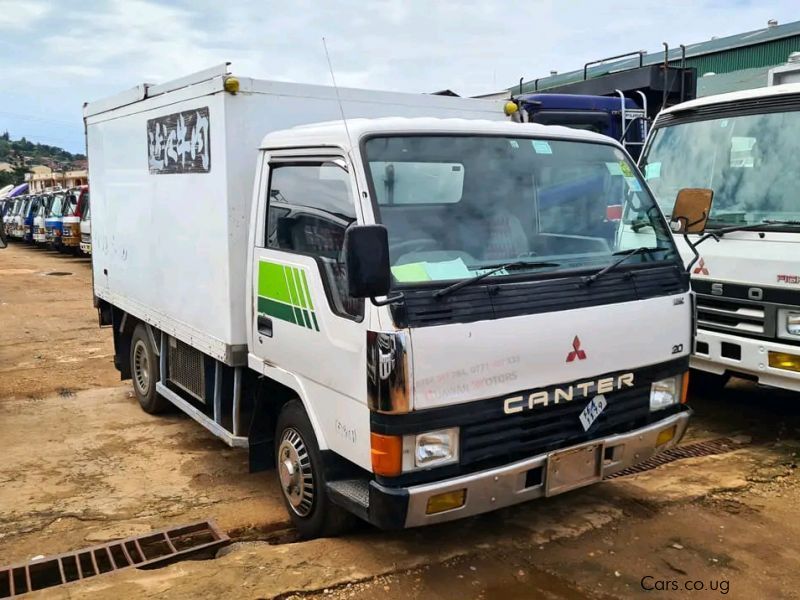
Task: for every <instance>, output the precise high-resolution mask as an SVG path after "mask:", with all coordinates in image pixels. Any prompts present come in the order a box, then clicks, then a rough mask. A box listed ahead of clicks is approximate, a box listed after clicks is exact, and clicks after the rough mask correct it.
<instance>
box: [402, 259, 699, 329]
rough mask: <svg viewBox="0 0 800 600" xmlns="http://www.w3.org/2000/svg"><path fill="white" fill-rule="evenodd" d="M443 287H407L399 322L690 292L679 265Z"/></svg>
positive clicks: (437, 321)
mask: <svg viewBox="0 0 800 600" xmlns="http://www.w3.org/2000/svg"><path fill="white" fill-rule="evenodd" d="M440 288H441V285H433V286H427V287H424V288H423V287H419V288H409V289H406V290H404V294H405V302H404V303H403V304H402V305H395V306H393V308H392V310H393V315H394V318H395V321H396V322H397V323H398V324H401V325H403V326H414V327H424V326H430V325H443V324H448V323H470V322H473V321H481V320H489V319H502V318H506V317H516V316H520V315H534V314H541V313H547V312H556V311H564V310H571V309H578V308H589V307H592V306H601V305H608V304H616V303H620V302H633V301H635V300H645V299H648V298H655V297H658V296H670V295H674V294H680V293H683V292H686V291H688V288H689V286H688V279H687V276H686V274H685V271H684V270H683V269H682V268H680V267H679V266H677V265H674V264H668V265H663V266H648V267H646V268H645V267H638V266H637V267H635V268H630V269H627V270H623V269H620V270H617V271H613V272H609V273H608V274H607V275H606V276H604V277H602V278H601V279H598V280H597V281H596V282H595V283H593V284H592V285H586V283H585V282H584V280H583V276H582V275H568V276H559V275H558V274H556V275H554V276H553V277H552V278H550V279H539V280H535V281H521V282H502V281H501V282H500V283H498V282H494V281H489V280H485V282H484V283H480V284H476V285H473V286H469V287H468V288H464V289H462V290H459V291H458V292H455V293H453V294H450V295H448V296H445V297H441V298H437V297H436V296H435V295H434V294H435V292H436V291H437V290H438V289H440Z"/></svg>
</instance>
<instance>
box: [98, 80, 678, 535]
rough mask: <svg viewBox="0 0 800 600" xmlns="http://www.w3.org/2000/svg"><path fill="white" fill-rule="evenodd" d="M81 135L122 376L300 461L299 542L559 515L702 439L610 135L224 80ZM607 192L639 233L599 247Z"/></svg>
mask: <svg viewBox="0 0 800 600" xmlns="http://www.w3.org/2000/svg"><path fill="white" fill-rule="evenodd" d="M342 117H345V118H346V120H343V118H342ZM84 118H85V124H86V131H87V147H88V158H89V172H90V185H91V189H92V209H91V211H92V237H93V254H92V268H93V279H94V295H95V303H96V306H97V308H98V311H99V319H100V323H101V325H104V326H110V327H111V328H112V331H113V337H114V347H115V357H114V361H115V365H116V367H117V368H118V369H119V371H120V373H121V376H122V378H123V379H129V378H130V379H132V380H133V389H134V392H135V395H136V397H137V398H138V401H139V403H140V405H141V407H142V408H143V409H144V410H145V411H147V412H149V413H159V412H161V411H163V410H165V409H167V408H168V407H169V406H170V405H171V404H172V405H175V406H177V407H178V408H180V409H181V410H183V411H184V412H186V413H187V414H189V415H190V416H191V417H193V418H194V419H196V420H197V421H198V422H199V423H201V424H202V425H203V426H204V427H206V428H207V429H208V430H209V431H211V432H212V433H213V434H214V435H216V436H218V437H219V438H221V439H222V440H223V441H224V442H225V443H227V444H228V445H230V446H234V447H242V448H247V449H248V450H249V460H250V467H251V469H252V470H254V471H256V470H261V469H265V468H269V467H272V466H275V467H276V474H277V478H278V481H279V483H280V489H281V492H282V494H283V499H284V503H285V505H286V508H287V511H288V513H289V515H290V516H291V519H292V521H293V522H294V524H295V526H296V527H297V528H298V530H299V531H300V533H301V534H302V535H304V536H318V535H332V534H335V533H337V532H340V531H342V530H344V529H345V528H346V527H347V525H348V523H349V522H350V521H351V519H352V518H353V515H357V516H358V517H361V518H362V519H364V520H367V521H369V522H371V523H373V524H375V525H378V526H380V527H414V526H420V525H426V524H431V523H440V522H443V521H449V520H452V519H457V518H461V517H466V516H469V515H475V514H479V513H483V512H487V511H490V510H494V509H496V508H500V507H504V506H509V505H513V504H517V503H519V502H524V501H527V500H531V499H534V498H540V497H545V496H553V495H556V494H559V493H562V492H565V491H568V490H571V489H574V488H578V487H581V486H584V485H588V484H591V483H594V482H597V481H600V480H601V479H603V477H605V476H607V475H610V474H612V473H615V472H618V471H620V470H622V469H625V468H628V467H631V466H633V465H635V464H637V463H639V462H641V461H644V460H647V459H648V458H650V457H651V456H653V455H655V454H657V453H658V452H660V451H662V450H665V449H667V448H670V447H672V446H674V445H675V444H676V443H677V442H678V441H679V440H680V439H681V437H682V435H683V433H684V431H685V429H686V425H687V422H688V418H689V412H690V411H689V409H688V407H687V406H686V405H685V404H684V400H685V391H686V384H687V381H688V380H687V377H686V372H687V369H688V360H689V356H688V353H689V349H690V348H691V341H692V307H691V304H692V303H691V297H690V293H689V278H688V275H687V274H686V272H685V269H684V267H683V265H682V263H681V261H680V256H679V254H678V252H677V249H676V247H675V244H674V242H673V240H672V236H671V235H670V233H669V229H668V227H667V224H666V222H665V220H664V218H663V216H662V215H661V213H660V211H659V209H658V207H657V205H656V204H655V201H654V199H653V198H652V196H651V195H650V193H649V191H648V190H647V187H646V186H645V185H644V181H643V180H642V179H641V177H640V175H639V174H638V172H637V170H636V168H635V166H634V165H633V163H632V162H631V160H630V158H629V157H628V155H627V154H626V153H625V152H624V150H623V148H622V146H621V145H620V144H619V143H617V142H615V141H613V140H611V139H610V138H608V137H605V136H601V135H597V134H594V133H591V132H584V131H578V130H573V129H565V128H553V127H545V126H540V125H534V124H517V123H510V122H503V121H502V120H498V118H500V119H502V110H500V109H499V107H497V106H496V105H494V104H492V103H489V102H487V101H478V100H471V99H460V98H445V97H440V96H425V95H413V94H396V93H387V92H375V91H366V90H350V89H342V90H338V91H337V90H336V89H334V88H327V87H321V86H314V85H297V84H286V83H277V82H270V81H260V80H255V79H248V78H237V77H234V76H232V75H231V74H230V73H229V72H228V70H227V67H220V68H215V69H211V70H208V71H204V72H202V73H198V74H195V75H192V76H188V77H185V78H182V79H179V80H177V81H175V82H170V83H167V84H162V85H158V86H138V87H136V88H133V89H132V90H129V91H127V92H125V93H123V94H121V95H119V96H117V97H114V98H111V99H107V100H101V101H99V102H95V103H90V104H87V105H86V106H85V108H84ZM586 172H593V173H598V174H602V178H601V179H600V182H601V183H600V184H598V185H597V186H596V187H595V188H594V189H589V190H586V189H583V188H581V190H580V192H576V193H574V194H572V195H570V194H567V193H563V191H562V192H560V193H559V195H558V197H559V199H560V201H559V205H555V206H553V205H550V206H549V207H546V208H543V209H540V208H539V206H538V204H537V198H538V197H539V196H540V195H541V194H545V195H546V194H547V192H548V190H549V189H551V188H553V187H554V186H555V187H558V186H564V184H565V183H568V182H569V181H570V180H571V179H572V178H574V177H576V176H580V175H583V174H584V173H586ZM616 181H619V182H621V183H622V184H623V187H620V186H616V185H612V184H613V183H614V182H616ZM609 189H619V190H622V191H621V192H620V193H622V194H623V195H624V197H623V198H621V200H620V202H621V203H622V204H623V205H624V206H626V208H630V211H628V212H626V214H628V213H629V214H631V215H634V216H635V219H633V218H631V219H629V220H627V221H626V220H624V219H623V220H621V221H620V222H619V224H618V225H617V226H616V229H614V230H613V231H607V232H605V233H603V234H601V235H597V234H589V233H587V231H591V227H590V226H591V225H593V222H592V221H593V219H594V218H595V217H596V218H597V219H599V220H601V221H602V220H604V219H605V207H606V205H607V203H608V199H607V197H606V194H607V193H608V190H609ZM133 198H135V202H133V201H131V199H133ZM642 221H644V222H646V223H647V225H648V226H647V227H641V226H638V227H634V225H637V224H638V225H641V222H642Z"/></svg>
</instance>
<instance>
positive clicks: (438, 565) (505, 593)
mask: <svg viewBox="0 0 800 600" xmlns="http://www.w3.org/2000/svg"><path fill="white" fill-rule="evenodd" d="M54 272H62V273H69V275H52V273H54ZM48 273H50V275H48ZM798 400H800V398H798V397H797V395H795V394H789V393H782V392H778V391H775V390H767V389H762V388H757V387H755V386H753V385H751V384H748V383H746V382H741V381H736V382H734V383H732V384H730V385H729V386H728V388H727V389H726V390H724V391H722V392H720V393H717V394H714V395H711V396H708V395H706V396H704V395H702V394H694V395H693V397H692V399H691V404H692V406H693V408H694V409H695V411H696V414H695V418H694V420H693V423H692V426H691V430H690V433H689V435H688V436H687V439H686V440H685V441H684V444H686V443H691V442H694V441H699V440H713V439H717V438H721V437H728V438H732V439H733V440H734V442H735V443H734V444H733V446H732V451H729V452H726V453H722V454H716V455H711V456H705V457H698V458H689V459H683V460H678V461H675V462H672V463H670V464H667V465H664V466H661V467H658V468H656V469H653V470H650V471H646V472H643V473H640V474H637V475H632V476H628V477H620V478H617V479H613V480H609V481H606V482H603V483H602V484H599V485H595V486H592V487H589V488H584V489H581V490H576V491H574V492H571V493H568V494H565V495H562V496H559V497H555V498H549V499H545V500H539V501H535V502H532V503H528V504H526V505H522V506H517V507H513V508H510V509H505V510H502V511H498V512H496V513H492V514H488V515H484V516H480V517H476V518H471V519H466V520H463V521H457V522H454V523H449V524H446V525H441V526H436V527H430V528H423V529H416V530H409V531H401V532H393V533H386V532H381V531H378V530H375V529H373V528H371V527H369V526H366V525H364V526H362V527H360V528H359V529H358V530H357V531H355V532H354V533H352V534H351V535H349V536H347V537H344V538H339V539H323V540H314V541H307V542H298V541H297V540H296V537H295V535H294V532H293V531H292V529H291V528H290V526H289V524H288V518H287V516H286V514H285V512H284V509H283V506H282V505H281V502H280V497H279V491H278V489H277V486H276V485H275V476H274V473H272V472H267V473H257V474H249V473H248V472H247V456H246V453H245V452H243V451H240V450H233V449H230V448H227V447H226V446H225V445H224V444H222V443H221V442H219V441H218V440H217V439H216V438H214V437H213V436H212V435H211V434H209V433H207V432H206V431H205V430H204V429H203V428H202V427H200V426H199V425H197V424H196V423H194V422H193V421H192V420H191V419H189V418H187V417H185V416H183V415H181V414H178V413H175V414H170V415H168V416H166V417H152V416H149V415H147V414H145V413H143V412H142V411H141V410H140V409H139V408H138V405H137V403H136V400H135V399H134V398H133V396H132V393H131V391H130V387H129V385H128V384H127V383H120V382H119V378H118V374H117V372H116V371H115V370H114V368H113V365H112V343H111V332H110V331H109V330H108V329H100V328H98V327H97V318H96V314H95V312H94V310H93V308H92V306H91V273H90V264H89V262H88V260H86V259H79V258H72V257H66V256H61V255H58V254H56V253H53V252H47V251H42V250H37V249H34V248H30V247H27V246H22V245H19V244H16V245H12V246H10V247H9V248H7V249H6V250H2V251H0V451H1V452H2V453H1V454H0V456H2V462H0V566H2V565H10V564H14V563H18V562H23V561H28V560H31V559H32V558H33V557H36V556H40V555H48V554H56V553H60V552H66V551H69V550H77V549H80V548H83V547H85V546H90V545H94V544H98V543H101V542H105V541H110V540H113V539H116V538H121V537H126V536H130V535H135V534H139V533H144V532H147V531H150V530H151V529H157V528H161V527H168V526H177V525H180V524H184V523H190V522H193V521H196V520H200V519H206V518H213V519H215V520H216V522H217V523H218V524H219V525H220V527H221V528H222V529H224V530H225V531H226V532H227V533H228V534H229V535H230V536H231V538H232V539H233V540H234V543H233V544H232V545H231V546H229V547H227V548H224V549H223V550H221V551H220V552H219V553H218V555H217V558H214V559H209V560H191V561H188V560H187V561H183V562H178V563H175V564H172V565H170V566H167V567H163V568H160V569H153V570H136V569H128V570H123V571H119V572H117V573H114V574H110V575H104V576H100V577H96V578H92V579H87V580H85V581H83V582H81V583H78V584H71V585H68V586H65V587H62V588H50V589H48V590H44V591H41V592H36V593H34V594H32V595H31V597H48V598H50V597H52V598H134V597H135V598H139V597H159V598H160V597H169V598H287V599H288V598H300V597H306V596H311V597H315V596H321V597H326V598H327V597H331V598H358V599H366V598H375V597H377V596H383V597H386V598H399V597H409V598H420V599H422V598H426V599H427V598H442V599H444V598H459V599H461V598H487V599H488V598H508V599H516V598H549V599H567V598H587V597H588V598H627V597H631V596H634V597H636V596H640V597H644V598H714V597H719V596H727V597H730V598H748V599H749V598H765V597H771V598H800V591H798V587H800V575H797V565H798V564H799V563H800V541H798V540H800V520H798V519H797V518H796V514H797V508H796V507H797V506H798V505H800V480H799V479H798V476H797V469H796V463H797V460H798V456H797V453H798V452H800V436H799V433H800V403H798ZM689 588H691V589H689ZM37 595H38V596H37Z"/></svg>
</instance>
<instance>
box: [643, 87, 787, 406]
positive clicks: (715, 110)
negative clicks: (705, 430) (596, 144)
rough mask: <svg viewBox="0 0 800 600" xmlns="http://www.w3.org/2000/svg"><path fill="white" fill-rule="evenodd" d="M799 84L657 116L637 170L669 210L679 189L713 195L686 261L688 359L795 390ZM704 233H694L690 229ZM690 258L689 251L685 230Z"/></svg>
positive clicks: (700, 102)
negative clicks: (690, 314)
mask: <svg viewBox="0 0 800 600" xmlns="http://www.w3.org/2000/svg"><path fill="white" fill-rule="evenodd" d="M798 148H800V84H799V83H793V84H786V85H778V86H774V87H765V88H759V89H752V90H747V91H742V92H734V93H730V94H722V95H718V96H709V97H706V98H700V99H697V100H692V101H691V102H686V103H683V104H679V105H677V106H673V107H671V108H669V109H667V110H665V111H663V112H661V113H660V114H659V116H658V118H657V119H656V121H655V124H654V126H653V129H652V132H651V134H650V138H649V140H648V143H647V147H646V149H645V151H644V153H643V154H642V158H641V166H642V169H643V171H644V172H645V176H646V178H647V180H648V181H647V182H648V184H649V186H650V188H651V190H652V191H653V193H654V194H655V196H656V198H657V199H658V201H659V203H660V204H661V208H662V209H663V210H664V211H665V212H668V211H669V210H671V207H672V204H673V202H674V199H675V195H674V194H675V192H676V191H677V190H678V189H680V188H687V187H696V188H708V189H712V190H713V191H714V199H713V205H712V208H711V212H710V215H709V221H708V223H707V229H706V235H709V234H716V235H717V237H718V238H719V241H717V240H715V239H714V238H710V239H707V240H705V241H704V242H703V243H702V244H701V245H700V246H698V248H697V250H698V252H699V257H698V258H697V259H696V260H695V262H694V263H693V264H692V265H691V268H690V271H691V276H692V287H693V289H694V291H695V292H696V294H697V297H696V301H697V328H698V332H697V339H696V343H695V348H694V355H693V356H692V360H691V364H692V367H694V368H696V369H698V370H701V371H704V372H706V373H708V374H711V376H712V377H713V376H714V375H717V376H720V377H719V378H717V379H716V381H717V382H718V383H723V384H724V382H725V381H726V380H727V378H728V377H729V376H730V375H731V374H735V375H738V376H743V377H746V378H749V379H754V380H757V381H758V382H760V383H761V384H764V385H769V386H774V387H779V388H786V389H790V390H795V391H800V196H798V193H799V192H800V170H798V169H797V167H796V165H795V162H796V157H797V150H798ZM690 239H692V240H693V241H695V242H696V241H698V239H699V236H696V235H693V236H690ZM677 243H678V245H679V247H680V249H681V252H682V254H683V255H684V257H685V258H686V260H687V261H689V260H692V259H694V255H693V253H692V251H691V250H690V248H689V246H688V245H687V244H686V243H685V241H684V240H683V239H682V237H681V236H678V237H677Z"/></svg>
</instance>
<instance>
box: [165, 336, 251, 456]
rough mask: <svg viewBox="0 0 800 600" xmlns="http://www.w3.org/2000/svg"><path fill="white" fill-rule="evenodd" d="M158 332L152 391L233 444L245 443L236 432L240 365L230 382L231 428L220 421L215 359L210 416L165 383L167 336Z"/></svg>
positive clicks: (239, 393)
mask: <svg viewBox="0 0 800 600" xmlns="http://www.w3.org/2000/svg"><path fill="white" fill-rule="evenodd" d="M160 333H161V345H160V346H161V347H160V352H159V357H158V359H159V373H160V375H161V380H160V381H158V382H156V392H157V393H158V394H160V395H162V396H163V397H164V398H166V399H167V400H169V401H170V402H172V403H173V404H174V405H175V406H177V407H178V408H179V409H181V410H182V411H183V412H185V413H186V414H187V415H189V416H190V417H192V418H193V419H194V420H195V421H197V422H198V423H200V425H202V426H203V427H205V428H206V429H208V430H209V431H210V432H211V433H213V434H214V435H215V436H217V437H218V438H220V439H221V440H222V441H223V442H225V443H226V444H228V446H231V447H233V448H247V447H249V444H248V438H247V436H243V435H239V421H240V416H241V415H240V410H241V396H242V391H241V389H242V371H241V369H242V367H236V370H235V371H234V382H233V388H234V391H233V407H232V419H233V432H231V431H229V430H228V429H226V428H225V427H224V426H223V425H222V386H221V385H220V365H219V362H217V363H216V376H215V378H214V418H213V419H212V418H211V417H209V416H208V415H206V414H204V413H203V411H201V410H199V409H198V408H195V407H194V406H193V405H192V404H191V403H189V402H187V401H186V400H184V399H183V398H181V397H180V396H179V395H178V394H177V393H176V392H174V391H172V390H171V389H169V388H168V387H167V367H168V365H167V354H168V352H167V343H168V338H169V336H168V335H167V334H166V333H164V332H163V331H162V332H160Z"/></svg>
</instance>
